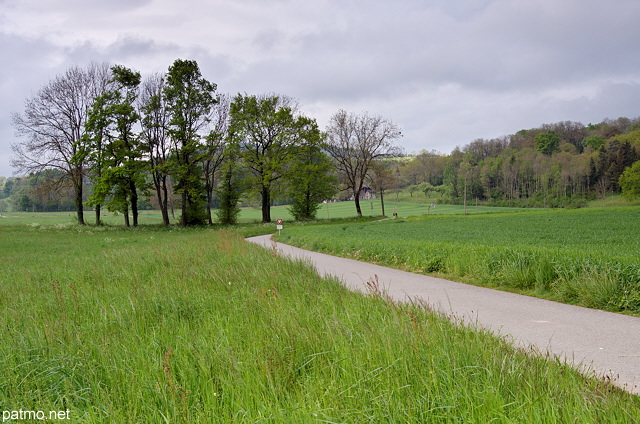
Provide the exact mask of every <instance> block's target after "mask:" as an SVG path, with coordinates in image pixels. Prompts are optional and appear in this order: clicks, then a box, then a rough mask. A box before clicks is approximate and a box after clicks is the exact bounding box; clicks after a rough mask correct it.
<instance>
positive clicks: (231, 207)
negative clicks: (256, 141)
mask: <svg viewBox="0 0 640 424" xmlns="http://www.w3.org/2000/svg"><path fill="white" fill-rule="evenodd" d="M225 150H226V151H225V153H224V155H225V157H226V158H227V160H226V161H225V162H224V164H223V165H222V177H221V181H220V184H219V185H218V187H217V189H216V195H217V196H218V199H219V206H218V210H217V211H216V215H217V216H218V220H219V221H220V223H221V224H222V225H233V224H235V223H236V222H237V220H238V214H239V213H240V208H239V207H238V200H240V196H241V195H242V192H243V190H244V183H243V180H242V177H241V175H240V172H239V171H240V164H239V163H238V152H237V144H235V143H229V144H228V145H227V147H226V149H225Z"/></svg>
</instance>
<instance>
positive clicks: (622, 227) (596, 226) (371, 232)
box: [280, 208, 640, 314]
mask: <svg viewBox="0 0 640 424" xmlns="http://www.w3.org/2000/svg"><path fill="white" fill-rule="evenodd" d="M280 240H281V241H283V242H285V243H291V244H295V245H298V246H300V247H306V248H310V249H312V250H322V251H325V252H329V253H335V254H338V255H343V256H348V257H352V258H356V259H362V260H366V261H373V262H378V263H381V264H385V265H390V266H394V267H399V268H403V269H408V270H411V271H417V272H426V273H438V274H442V275H446V276H448V277H450V278H455V279H462V280H464V281H468V282H474V283H478V284H483V285H487V286H490V287H500V288H505V289H509V290H515V291H520V292H525V293H527V294H532V295H537V296H541V297H547V298H552V299H554V300H559V301H563V302H568V303H575V304H580V305H583V306H587V307H594V308H601V309H607V310H611V311H629V312H633V313H637V314H640V259H639V258H640V241H639V240H640V209H638V208H609V209H604V208H599V209H591V210H571V211H565V210H561V211H543V212H524V213H517V214H492V215H476V216H439V217H427V218H419V219H410V220H395V221H391V222H378V223H370V224H365V223H360V224H344V225H342V224H341V225H332V226H326V227H322V228H312V227H295V228H290V229H288V230H287V231H285V232H284V233H283V235H282V236H281V237H280Z"/></svg>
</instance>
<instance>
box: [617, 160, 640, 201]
mask: <svg viewBox="0 0 640 424" xmlns="http://www.w3.org/2000/svg"><path fill="white" fill-rule="evenodd" d="M618 184H619V185H620V188H621V189H622V196H623V197H624V198H625V199H627V200H635V199H638V198H640V161H637V162H636V163H634V164H633V165H632V166H631V167H629V168H627V169H626V170H625V171H624V172H623V173H622V175H620V179H619V180H618Z"/></svg>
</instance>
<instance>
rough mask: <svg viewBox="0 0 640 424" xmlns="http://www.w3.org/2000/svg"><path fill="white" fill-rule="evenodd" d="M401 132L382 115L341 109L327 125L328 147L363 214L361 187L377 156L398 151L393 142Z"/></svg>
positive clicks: (357, 207)
mask: <svg viewBox="0 0 640 424" xmlns="http://www.w3.org/2000/svg"><path fill="white" fill-rule="evenodd" d="M401 136H402V134H401V132H400V130H399V129H398V127H397V125H396V124H394V123H393V122H391V121H389V120H386V119H384V118H382V117H381V116H369V115H368V114H367V113H364V114H362V115H356V114H354V113H348V112H346V111H344V110H340V111H338V112H337V113H336V114H335V115H333V116H332V117H331V120H330V122H329V125H328V127H327V151H328V152H329V154H330V155H331V156H332V157H333V159H334V162H335V165H336V167H337V169H338V171H339V172H340V174H341V177H342V178H343V180H344V182H345V184H346V186H347V189H349V190H351V192H352V193H353V197H354V199H355V205H356V212H357V213H358V216H362V209H361V208H360V191H361V190H362V187H363V185H364V182H365V179H366V178H367V176H368V175H369V171H370V167H371V163H372V162H373V161H374V160H375V159H378V158H382V157H385V156H392V155H397V154H400V152H401V149H400V148H399V147H397V146H395V145H394V144H393V142H394V141H395V140H396V139H398V138H400V137H401Z"/></svg>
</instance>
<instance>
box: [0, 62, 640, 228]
mask: <svg viewBox="0 0 640 424" xmlns="http://www.w3.org/2000/svg"><path fill="white" fill-rule="evenodd" d="M301 109H302V108H301V105H300V104H299V103H298V102H297V101H296V100H295V99H292V98H290V97H288V96H286V95H278V94H264V95H249V94H246V93H245V94H237V95H236V96H230V95H228V94H220V93H218V92H217V86H216V84H214V83H212V82H210V81H208V80H207V79H206V78H204V77H203V76H202V74H201V73H200V69H199V67H198V64H197V63H196V62H195V61H188V60H176V61H175V62H174V63H173V64H172V66H170V67H169V69H168V71H167V72H166V73H164V74H155V75H150V76H147V77H146V78H144V79H143V78H142V76H141V75H140V73H138V72H136V71H134V70H131V69H128V68H126V67H124V66H121V65H116V66H110V65H108V64H91V65H90V66H88V67H86V68H81V67H73V68H70V69H69V70H68V71H67V72H66V73H65V74H63V75H59V76H56V77H55V78H53V79H52V80H51V81H50V82H49V84H48V85H46V86H44V87H42V88H41V89H40V91H37V92H36V93H35V94H34V95H33V96H32V97H31V98H29V99H27V100H26V101H25V109H24V111H23V112H20V113H14V115H13V117H12V119H13V125H14V128H15V130H16V133H17V134H18V135H19V136H20V141H18V142H16V143H14V144H13V146H12V148H13V152H14V155H13V158H12V165H13V166H14V167H15V168H16V169H17V170H18V171H19V172H21V173H22V175H24V176H23V177H13V178H4V177H0V213H1V211H2V210H4V211H25V210H26V211H76V213H77V217H78V222H79V223H80V224H84V223H85V218H84V211H89V210H91V211H93V212H94V214H95V222H96V223H97V224H99V223H100V222H101V219H100V217H101V211H102V210H103V209H105V208H106V209H107V210H109V211H111V212H116V213H120V214H122V216H123V218H124V223H125V225H127V226H129V225H134V226H135V225H137V214H138V211H139V210H141V209H158V210H160V211H162V215H163V221H164V223H165V225H168V224H169V222H170V218H169V216H170V215H172V217H173V218H174V219H175V216H176V211H178V213H179V214H180V215H179V219H180V223H181V225H183V226H186V225H192V224H205V223H209V224H211V223H213V222H214V218H213V216H212V209H213V210H215V211H216V213H217V221H219V222H222V223H227V224H228V223H233V222H235V219H236V216H237V213H238V211H239V207H240V206H256V207H260V208H261V209H262V221H263V222H270V221H271V216H270V207H271V206H274V205H282V204H288V205H291V210H292V213H293V215H294V216H295V217H296V218H297V219H312V218H314V217H315V213H316V210H317V207H318V205H319V204H320V202H322V201H323V200H329V199H333V200H346V199H355V200H356V209H357V211H356V212H357V213H358V214H361V211H360V206H359V202H358V200H359V198H360V195H361V193H362V192H363V190H367V191H369V192H372V193H374V195H375V196H378V197H383V196H384V194H385V193H386V192H394V191H395V192H396V193H399V192H405V193H407V194H408V195H409V196H411V197H412V198H414V197H415V199H419V198H422V199H425V200H426V199H435V200H436V201H437V202H440V203H453V204H463V203H464V204H465V205H466V203H467V202H474V203H475V204H481V205H487V206H520V207H551V208H556V207H582V206H584V205H585V204H586V203H587V202H588V201H589V200H592V199H594V198H599V197H600V198H604V197H606V196H607V195H608V194H610V193H619V192H622V194H623V195H625V197H628V198H634V197H637V196H638V195H639V194H640V189H639V188H638V185H639V181H640V178H638V175H640V165H636V166H633V167H632V165H634V164H635V163H638V160H639V159H640V118H624V117H623V118H618V119H615V120H611V119H605V120H603V121H602V122H600V123H597V124H592V123H589V124H587V125H584V124H582V123H580V122H572V121H562V122H557V123H551V124H543V125H541V126H540V127H539V128H532V129H523V130H520V131H518V132H516V133H514V134H511V135H505V136H502V137H499V138H494V139H488V140H485V139H476V140H474V141H472V142H470V143H469V144H467V145H464V146H462V147H456V148H455V149H454V150H453V151H452V152H451V153H448V154H445V153H440V152H436V151H433V150H432V151H428V150H423V151H421V152H418V153H413V154H406V153H405V152H404V151H403V150H402V148H401V147H400V146H398V145H397V144H396V141H397V140H398V139H399V138H400V137H401V136H402V135H401V132H400V129H399V128H398V127H397V126H396V125H395V124H394V123H393V122H391V121H389V120H387V119H384V118H382V117H380V116H370V115H369V114H367V113H363V114H360V115H357V114H353V113H348V112H346V111H343V110H341V111H338V112H337V113H336V114H334V115H333V117H332V118H331V121H330V123H329V125H328V126H327V128H326V130H325V131H321V130H320V129H319V128H318V125H317V122H316V120H315V119H313V118H310V117H308V116H306V115H304V113H303V112H302V110H301ZM424 145H426V146H428V145H429V140H424ZM383 210H384V209H383ZM130 218H131V219H132V221H133V222H130Z"/></svg>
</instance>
